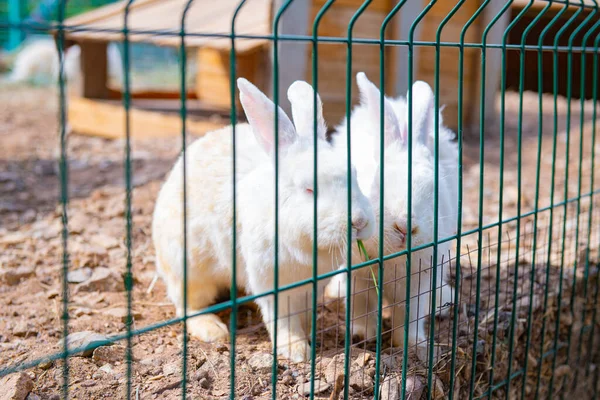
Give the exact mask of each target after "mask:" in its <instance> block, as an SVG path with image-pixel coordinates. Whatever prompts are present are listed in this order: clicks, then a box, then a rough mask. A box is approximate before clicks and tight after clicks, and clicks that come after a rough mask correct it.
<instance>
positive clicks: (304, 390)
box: [296, 379, 331, 396]
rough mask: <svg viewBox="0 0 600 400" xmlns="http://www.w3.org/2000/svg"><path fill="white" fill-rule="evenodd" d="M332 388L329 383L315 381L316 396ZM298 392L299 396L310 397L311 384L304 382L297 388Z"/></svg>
mask: <svg viewBox="0 0 600 400" xmlns="http://www.w3.org/2000/svg"><path fill="white" fill-rule="evenodd" d="M330 388H331V385H330V384H329V383H325V382H323V381H321V380H320V379H315V391H314V394H319V393H323V392H326V391H328V390H329V389H330ZM296 390H297V391H298V394H301V395H304V396H310V382H304V383H301V384H299V385H298V386H297V388H296Z"/></svg>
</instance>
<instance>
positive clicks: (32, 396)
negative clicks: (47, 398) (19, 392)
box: [25, 393, 42, 400]
mask: <svg viewBox="0 0 600 400" xmlns="http://www.w3.org/2000/svg"><path fill="white" fill-rule="evenodd" d="M25 400H42V398H41V397H40V396H38V395H37V394H35V393H29V394H28V395H27V398H26V399H25Z"/></svg>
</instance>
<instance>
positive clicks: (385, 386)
mask: <svg viewBox="0 0 600 400" xmlns="http://www.w3.org/2000/svg"><path fill="white" fill-rule="evenodd" d="M407 394H408V393H407ZM409 396H410V395H409ZM409 396H407V397H409ZM399 398H400V385H399V384H398V379H397V378H396V377H395V376H388V377H387V378H386V379H385V380H384V381H383V383H382V384H381V400H398V399H399Z"/></svg>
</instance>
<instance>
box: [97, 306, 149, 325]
mask: <svg viewBox="0 0 600 400" xmlns="http://www.w3.org/2000/svg"><path fill="white" fill-rule="evenodd" d="M104 314H105V315H109V316H111V317H114V318H118V319H120V320H121V322H123V323H125V322H127V308H125V307H117V308H111V309H110V310H106V311H104ZM131 318H133V319H134V320H136V319H141V318H142V314H141V313H140V312H138V311H134V310H131Z"/></svg>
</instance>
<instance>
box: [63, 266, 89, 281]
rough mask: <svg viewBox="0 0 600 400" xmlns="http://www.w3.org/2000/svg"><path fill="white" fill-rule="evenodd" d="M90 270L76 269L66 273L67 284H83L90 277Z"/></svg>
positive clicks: (86, 268) (85, 268) (84, 268)
mask: <svg viewBox="0 0 600 400" xmlns="http://www.w3.org/2000/svg"><path fill="white" fill-rule="evenodd" d="M92 273H93V271H92V269H91V268H90V267H83V268H78V269H76V270H73V271H69V272H68V273H67V281H68V282H69V283H81V282H85V281H87V280H88V279H90V278H91V277H92Z"/></svg>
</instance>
